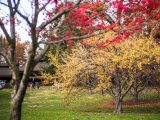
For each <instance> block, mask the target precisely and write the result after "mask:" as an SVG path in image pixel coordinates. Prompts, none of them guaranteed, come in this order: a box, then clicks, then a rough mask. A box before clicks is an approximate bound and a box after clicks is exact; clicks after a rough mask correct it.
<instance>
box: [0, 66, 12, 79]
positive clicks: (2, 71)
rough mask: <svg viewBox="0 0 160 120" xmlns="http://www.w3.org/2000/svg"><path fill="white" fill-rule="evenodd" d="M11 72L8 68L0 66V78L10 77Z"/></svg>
mask: <svg viewBox="0 0 160 120" xmlns="http://www.w3.org/2000/svg"><path fill="white" fill-rule="evenodd" d="M11 76H12V73H11V71H10V69H9V68H2V67H0V78H1V77H11Z"/></svg>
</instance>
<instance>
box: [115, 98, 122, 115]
mask: <svg viewBox="0 0 160 120" xmlns="http://www.w3.org/2000/svg"><path fill="white" fill-rule="evenodd" d="M114 113H117V114H120V113H122V99H121V98H120V96H117V97H116V98H115V110H114Z"/></svg>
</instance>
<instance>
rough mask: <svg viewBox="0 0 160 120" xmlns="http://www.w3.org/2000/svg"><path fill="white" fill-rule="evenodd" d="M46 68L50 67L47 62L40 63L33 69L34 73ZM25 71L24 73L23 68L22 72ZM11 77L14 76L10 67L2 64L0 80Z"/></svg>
mask: <svg viewBox="0 0 160 120" xmlns="http://www.w3.org/2000/svg"><path fill="white" fill-rule="evenodd" d="M44 67H48V64H47V63H45V62H39V63H38V64H37V65H36V66H35V68H34V69H33V72H39V71H41V70H42V69H43V68H44ZM23 71H24V66H21V67H20V72H23ZM11 76H12V73H11V71H10V69H9V66H8V65H7V64H0V79H2V77H11Z"/></svg>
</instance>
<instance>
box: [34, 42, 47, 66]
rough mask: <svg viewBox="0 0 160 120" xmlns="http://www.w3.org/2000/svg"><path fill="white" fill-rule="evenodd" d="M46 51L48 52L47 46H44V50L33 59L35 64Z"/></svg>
mask: <svg viewBox="0 0 160 120" xmlns="http://www.w3.org/2000/svg"><path fill="white" fill-rule="evenodd" d="M48 50H49V46H48V45H46V46H45V48H44V49H43V50H42V51H41V52H40V53H39V54H38V55H37V56H35V59H34V61H35V63H38V62H39V61H40V60H41V59H42V57H43V56H44V54H45V53H46V52H47V51H48Z"/></svg>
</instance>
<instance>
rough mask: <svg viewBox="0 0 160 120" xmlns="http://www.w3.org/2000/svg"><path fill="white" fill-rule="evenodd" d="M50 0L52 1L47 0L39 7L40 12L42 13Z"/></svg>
mask: <svg viewBox="0 0 160 120" xmlns="http://www.w3.org/2000/svg"><path fill="white" fill-rule="evenodd" d="M50 2H51V0H47V3H46V4H44V5H43V6H42V7H41V8H40V9H39V11H38V13H40V12H41V11H42V10H44V9H45V7H46V6H47V5H48V4H49V3H50Z"/></svg>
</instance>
